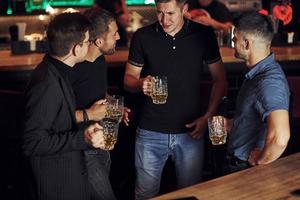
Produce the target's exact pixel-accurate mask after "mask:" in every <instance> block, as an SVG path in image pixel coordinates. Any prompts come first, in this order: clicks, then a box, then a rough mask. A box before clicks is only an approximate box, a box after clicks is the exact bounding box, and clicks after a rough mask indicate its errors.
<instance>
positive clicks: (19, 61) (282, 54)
mask: <svg viewBox="0 0 300 200" xmlns="http://www.w3.org/2000/svg"><path fill="white" fill-rule="evenodd" d="M272 51H273V52H274V53H275V56H276V60H278V61H298V60H299V61H300V46H290V47H272ZM220 52H221V55H222V59H223V62H224V63H239V62H243V61H242V60H240V59H237V58H235V57H234V49H232V48H229V47H221V48H220ZM43 56H44V54H42V53H32V54H25V55H12V54H11V52H10V51H9V50H2V51H0V71H18V70H33V69H34V68H35V67H36V65H37V64H38V63H40V62H41V60H42V58H43ZM127 58H128V50H127V49H121V50H117V51H116V52H115V54H113V55H108V56H106V61H107V63H108V65H109V66H118V67H119V66H124V64H125V63H126V61H127Z"/></svg>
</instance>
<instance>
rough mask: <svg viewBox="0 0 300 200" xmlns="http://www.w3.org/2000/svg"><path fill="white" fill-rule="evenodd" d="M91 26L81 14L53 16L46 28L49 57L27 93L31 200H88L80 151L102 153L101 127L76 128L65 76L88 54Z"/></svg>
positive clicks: (25, 146)
mask: <svg viewBox="0 0 300 200" xmlns="http://www.w3.org/2000/svg"><path fill="white" fill-rule="evenodd" d="M89 27H90V23H89V21H88V20H87V19H86V18H85V17H84V16H83V15H81V14H79V13H63V14H60V15H57V16H56V17H55V18H54V19H53V20H52V21H51V22H50V24H49V26H48V30H47V38H48V41H49V49H50V50H49V54H47V55H46V56H45V57H44V59H43V61H42V62H41V63H40V64H39V65H38V66H37V68H36V69H35V70H34V72H33V75H32V79H31V81H30V83H29V86H28V88H27V90H26V92H25V109H24V111H25V112H24V115H25V116H24V121H23V123H24V124H23V125H24V127H23V133H22V134H23V135H22V149H23V153H24V154H25V156H26V158H28V161H29V163H30V169H31V172H32V175H33V177H32V179H31V182H32V183H33V187H31V188H34V195H33V196H31V197H29V199H43V200H48V199H49V200H60V199H61V200H77V199H78V200H85V199H91V197H90V191H91V190H90V187H89V182H88V181H87V174H86V169H85V163H84V157H83V150H87V149H93V148H104V143H103V132H102V127H101V126H100V125H99V124H97V123H95V124H92V125H90V126H89V127H87V128H86V129H84V130H82V129H79V128H78V127H77V125H76V118H75V100H74V95H73V91H72V87H71V85H70V83H69V80H68V71H69V70H71V67H73V66H74V65H75V64H76V63H78V62H82V61H83V60H84V59H85V56H86V54H87V51H88V47H89V44H90V40H89Z"/></svg>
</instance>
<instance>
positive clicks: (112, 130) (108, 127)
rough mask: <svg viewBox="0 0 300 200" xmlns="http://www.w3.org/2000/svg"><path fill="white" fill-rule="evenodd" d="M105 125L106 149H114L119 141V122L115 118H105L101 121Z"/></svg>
mask: <svg viewBox="0 0 300 200" xmlns="http://www.w3.org/2000/svg"><path fill="white" fill-rule="evenodd" d="M100 125H101V126H102V127H103V136H104V150H112V149H113V148H114V146H115V144H116V143H117V139H118V130H119V123H117V122H116V121H115V120H112V119H109V118H104V119H103V120H101V121H100Z"/></svg>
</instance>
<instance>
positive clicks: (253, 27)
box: [233, 11, 274, 42]
mask: <svg viewBox="0 0 300 200" xmlns="http://www.w3.org/2000/svg"><path fill="white" fill-rule="evenodd" d="M233 25H234V26H235V28H236V29H237V30H238V31H240V32H242V33H244V34H251V35H254V36H257V37H260V38H262V39H264V40H265V41H266V42H271V41H272V39H273V35H274V33H273V32H274V29H273V23H272V21H271V19H270V18H269V17H268V16H266V15H262V14H260V13H258V12H255V11H251V12H246V13H243V14H241V15H240V16H239V17H237V18H235V19H234V20H233Z"/></svg>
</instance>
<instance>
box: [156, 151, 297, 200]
mask: <svg viewBox="0 0 300 200" xmlns="http://www.w3.org/2000/svg"><path fill="white" fill-rule="evenodd" d="M299 170H300V153H296V154H293V155H290V156H287V157H284V158H281V159H279V160H277V161H275V162H273V163H271V164H268V165H260V166H256V167H252V168H250V169H247V170H244V171H240V172H237V173H233V174H230V175H227V176H223V177H220V178H217V179H213V180H210V181H207V182H204V183H201V184H198V185H194V186H191V187H187V188H184V189H181V190H178V191H175V192H171V193H168V194H165V195H162V196H159V197H156V198H153V200H170V199H173V200H175V199H178V200H179V199H181V198H182V199H185V198H186V199H188V198H187V197H191V196H193V197H195V199H199V200H227V199H243V200H248V199H249V200H254V199H264V200H275V199H277V200H279V199H281V200H283V199H300V194H299V192H300V173H299ZM296 191H297V192H296ZM295 193H298V195H297V194H295Z"/></svg>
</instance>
